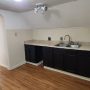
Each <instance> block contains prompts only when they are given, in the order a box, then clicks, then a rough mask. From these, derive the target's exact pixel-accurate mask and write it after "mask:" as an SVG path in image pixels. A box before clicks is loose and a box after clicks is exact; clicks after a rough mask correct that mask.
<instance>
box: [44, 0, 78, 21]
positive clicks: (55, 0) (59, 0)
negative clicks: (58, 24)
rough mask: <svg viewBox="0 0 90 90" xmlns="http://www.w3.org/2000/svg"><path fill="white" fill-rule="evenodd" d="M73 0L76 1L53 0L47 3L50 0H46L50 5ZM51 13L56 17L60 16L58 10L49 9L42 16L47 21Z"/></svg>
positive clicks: (67, 1)
mask: <svg viewBox="0 0 90 90" xmlns="http://www.w3.org/2000/svg"><path fill="white" fill-rule="evenodd" d="M73 1H77V0H53V1H52V4H49V3H50V1H48V2H49V3H48V4H49V6H50V7H51V6H55V5H60V4H64V3H69V2H73ZM47 6H48V5H47ZM52 15H54V16H56V17H57V18H60V16H61V15H60V11H58V10H51V9H48V11H47V12H45V13H44V15H43V16H44V18H45V20H46V21H49V20H50V18H51V16H52Z"/></svg>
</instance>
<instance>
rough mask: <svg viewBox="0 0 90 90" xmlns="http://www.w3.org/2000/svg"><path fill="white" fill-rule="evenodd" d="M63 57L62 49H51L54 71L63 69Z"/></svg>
mask: <svg viewBox="0 0 90 90" xmlns="http://www.w3.org/2000/svg"><path fill="white" fill-rule="evenodd" d="M63 55H64V49H59V48H58V49H56V48H55V49H53V62H54V68H56V69H60V70H62V69H63Z"/></svg>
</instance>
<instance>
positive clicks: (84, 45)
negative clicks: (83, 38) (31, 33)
mask: <svg viewBox="0 0 90 90" xmlns="http://www.w3.org/2000/svg"><path fill="white" fill-rule="evenodd" d="M58 43H60V42H59V41H45V40H27V41H25V42H24V44H27V45H37V46H47V47H53V48H64V49H74V50H85V51H90V43H88V42H83V43H81V46H80V47H79V48H71V47H59V46H55V45H56V44H58Z"/></svg>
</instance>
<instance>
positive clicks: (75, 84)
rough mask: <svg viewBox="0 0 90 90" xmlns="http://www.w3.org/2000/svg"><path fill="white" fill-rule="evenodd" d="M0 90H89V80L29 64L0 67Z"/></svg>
mask: <svg viewBox="0 0 90 90" xmlns="http://www.w3.org/2000/svg"><path fill="white" fill-rule="evenodd" d="M0 90H90V82H88V81H84V80H80V79H77V78H74V77H71V76H68V75H64V74H61V73H57V72H53V71H50V70H46V69H44V68H42V67H36V66H33V65H30V64H25V65H22V66H21V67H19V68H17V69H14V70H11V71H8V70H7V69H5V68H2V67H0Z"/></svg>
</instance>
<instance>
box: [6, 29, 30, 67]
mask: <svg viewBox="0 0 90 90" xmlns="http://www.w3.org/2000/svg"><path fill="white" fill-rule="evenodd" d="M30 39H32V31H31V30H7V41H8V50H9V58H10V60H9V62H10V67H9V69H13V68H15V67H17V66H19V65H22V64H24V63H25V52H24V41H26V40H30Z"/></svg>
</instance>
